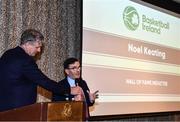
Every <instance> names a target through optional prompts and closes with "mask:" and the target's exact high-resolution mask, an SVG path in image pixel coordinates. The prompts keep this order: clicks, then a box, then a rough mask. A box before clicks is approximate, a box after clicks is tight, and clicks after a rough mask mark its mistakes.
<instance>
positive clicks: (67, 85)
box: [52, 78, 94, 119]
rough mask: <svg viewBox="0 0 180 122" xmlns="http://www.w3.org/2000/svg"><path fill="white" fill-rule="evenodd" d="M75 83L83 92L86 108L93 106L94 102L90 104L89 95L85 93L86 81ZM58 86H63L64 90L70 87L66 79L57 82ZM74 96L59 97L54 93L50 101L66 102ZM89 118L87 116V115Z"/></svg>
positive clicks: (80, 80)
mask: <svg viewBox="0 0 180 122" xmlns="http://www.w3.org/2000/svg"><path fill="white" fill-rule="evenodd" d="M75 82H76V83H78V86H80V87H81V88H82V90H83V92H84V95H85V98H86V104H87V105H88V106H92V105H93V104H94V102H91V101H90V99H89V94H88V92H87V91H89V88H88V86H87V83H86V81H84V80H82V79H78V80H76V81H75ZM58 84H59V86H64V88H67V87H69V88H70V85H69V83H68V81H67V78H65V79H63V80H61V81H59V82H58ZM73 97H74V96H73V95H71V94H64V95H59V94H56V93H53V97H52V101H66V100H72V98H73ZM88 114H89V109H88ZM88 116H89V115H88ZM87 119H88V118H87Z"/></svg>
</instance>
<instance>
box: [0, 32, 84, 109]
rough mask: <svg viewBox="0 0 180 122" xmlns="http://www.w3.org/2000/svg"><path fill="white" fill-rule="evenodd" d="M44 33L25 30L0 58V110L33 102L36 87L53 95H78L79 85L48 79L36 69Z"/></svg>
mask: <svg viewBox="0 0 180 122" xmlns="http://www.w3.org/2000/svg"><path fill="white" fill-rule="evenodd" d="M43 40H44V37H43V35H42V34H41V33H40V32H39V31H37V30H34V29H27V30H25V31H24V32H23V33H22V35H21V43H20V46H17V47H15V48H13V49H10V50H8V51H6V52H5V53H4V54H3V55H2V56H1V58H0V111H5V110H9V109H13V108H17V107H21V106H26V105H30V104H33V103H35V102H36V98H37V86H38V85H39V86H41V87H43V88H45V89H47V90H50V91H52V92H53V93H56V94H59V95H60V94H74V95H76V94H81V91H82V90H81V88H80V87H78V86H77V87H73V88H69V87H65V86H62V85H58V84H57V82H55V81H53V80H51V79H49V78H48V77H47V76H46V75H44V74H43V73H42V71H41V70H40V69H39V68H38V66H37V64H36V62H35V60H34V58H33V57H34V56H36V55H37V54H38V53H40V52H41V47H42V41H43Z"/></svg>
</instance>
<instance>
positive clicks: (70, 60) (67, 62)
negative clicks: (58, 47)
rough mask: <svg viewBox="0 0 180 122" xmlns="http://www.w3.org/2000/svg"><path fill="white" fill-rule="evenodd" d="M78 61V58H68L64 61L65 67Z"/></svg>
mask: <svg viewBox="0 0 180 122" xmlns="http://www.w3.org/2000/svg"><path fill="white" fill-rule="evenodd" d="M76 61H79V60H78V59H77V58H73V57H71V58H67V59H66V60H65V61H64V69H68V68H69V65H70V64H74V63H75V62H76Z"/></svg>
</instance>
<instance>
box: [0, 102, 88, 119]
mask: <svg viewBox="0 0 180 122" xmlns="http://www.w3.org/2000/svg"><path fill="white" fill-rule="evenodd" d="M85 116H86V115H85V107H84V103H83V102H80V101H61V102H44V103H43V102H42V103H36V104H32V105H28V106H24V107H20V108H16V109H12V110H8V111H4V112H0V121H84V120H85Z"/></svg>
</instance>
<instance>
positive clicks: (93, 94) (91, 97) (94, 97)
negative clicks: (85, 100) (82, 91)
mask: <svg viewBox="0 0 180 122" xmlns="http://www.w3.org/2000/svg"><path fill="white" fill-rule="evenodd" d="M87 92H88V93H89V98H90V101H91V102H93V101H95V99H96V98H98V92H99V91H98V90H97V91H95V92H94V93H91V92H89V91H87Z"/></svg>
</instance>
